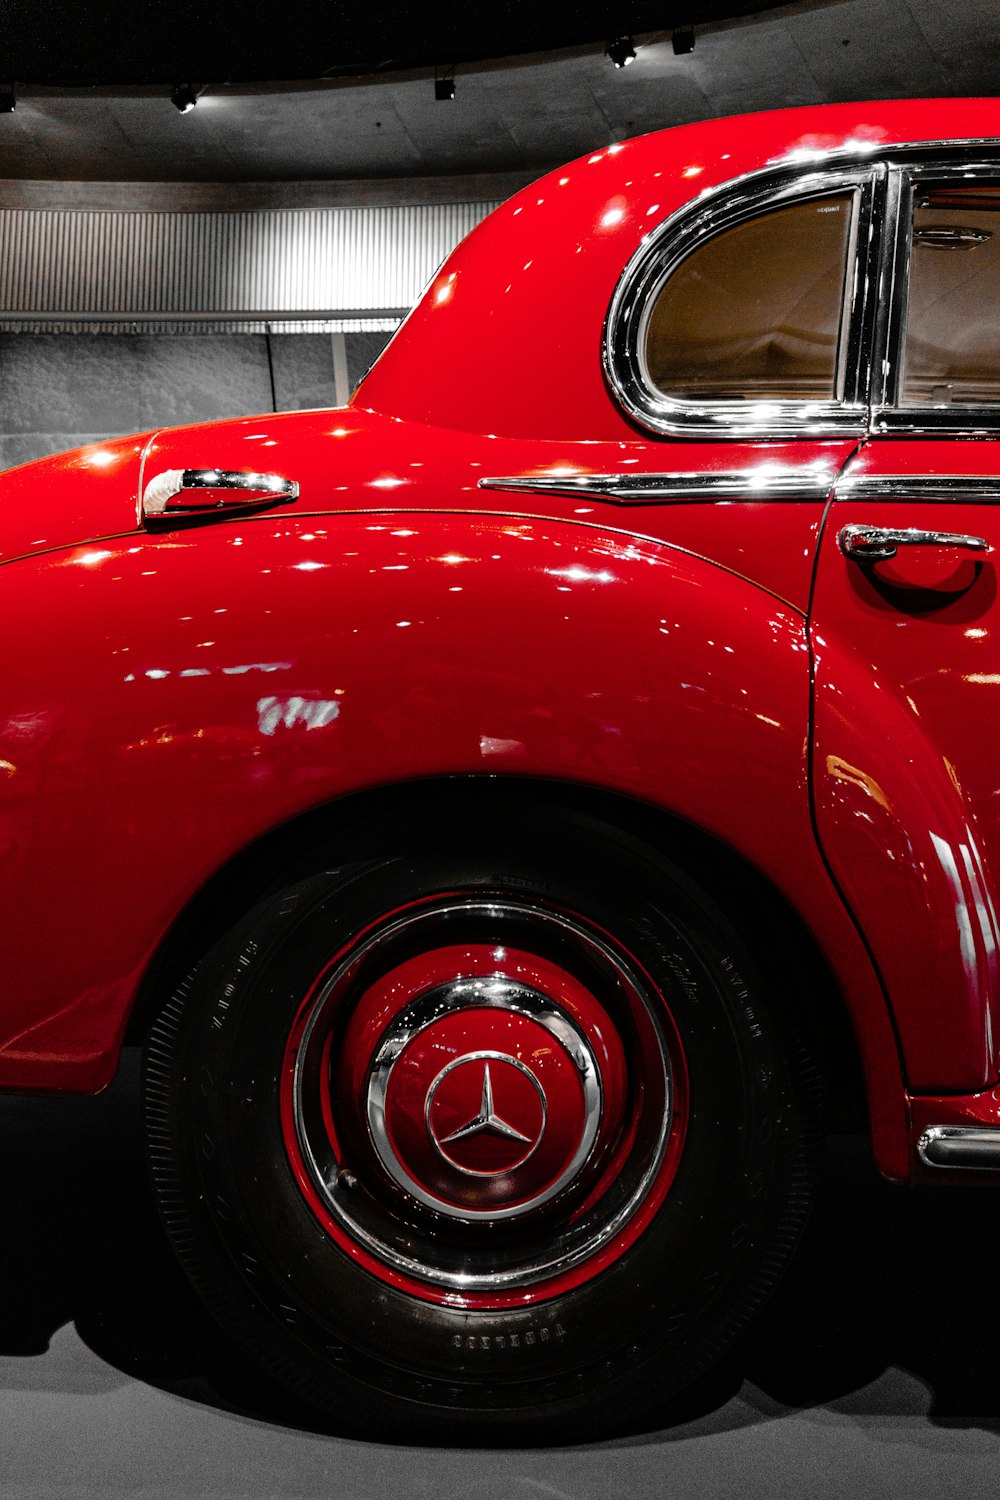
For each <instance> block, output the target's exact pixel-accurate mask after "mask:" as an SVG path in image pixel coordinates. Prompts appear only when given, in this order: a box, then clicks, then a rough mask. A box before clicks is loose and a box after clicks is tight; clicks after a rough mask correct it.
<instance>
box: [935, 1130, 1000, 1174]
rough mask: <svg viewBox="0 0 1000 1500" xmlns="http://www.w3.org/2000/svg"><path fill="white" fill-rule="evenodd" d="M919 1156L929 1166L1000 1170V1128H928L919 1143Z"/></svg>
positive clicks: (985, 1170)
mask: <svg viewBox="0 0 1000 1500" xmlns="http://www.w3.org/2000/svg"><path fill="white" fill-rule="evenodd" d="M917 1155H918V1156H919V1157H920V1160H921V1161H922V1162H923V1163H924V1164H925V1166H928V1167H964V1168H965V1169H966V1170H968V1171H977V1172H997V1171H1000V1128H998V1129H996V1130H991V1129H989V1128H984V1127H982V1126H971V1125H928V1127H927V1129H926V1130H925V1131H924V1132H923V1134H922V1135H921V1137H920V1139H919V1140H918V1142H917Z"/></svg>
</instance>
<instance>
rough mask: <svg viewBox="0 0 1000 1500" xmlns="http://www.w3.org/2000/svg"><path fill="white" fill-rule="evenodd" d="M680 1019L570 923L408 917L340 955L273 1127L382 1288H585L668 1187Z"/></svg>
mask: <svg viewBox="0 0 1000 1500" xmlns="http://www.w3.org/2000/svg"><path fill="white" fill-rule="evenodd" d="M661 1015H662V1018H663V1019H662V1024H661V1019H660V1017H661ZM670 1025H671V1023H670V1021H669V1015H668V1013H666V1012H665V1011H664V1009H663V1005H662V1001H660V1000H659V997H657V996H655V995H654V994H653V993H651V992H650V991H648V990H647V988H646V984H645V981H644V979H643V977H642V975H641V971H639V970H638V969H637V968H635V967H633V966H632V965H630V963H629V962H628V960H627V958H626V956H625V955H622V954H619V952H618V951H617V950H616V949H615V948H613V947H612V946H611V944H610V942H609V941H607V940H605V938H604V937H603V935H602V934H601V933H600V932H598V931H597V930H595V929H594V928H593V927H592V926H591V925H590V924H589V923H586V922H585V921H583V920H582V919H580V918H577V917H575V916H574V915H572V914H570V913H567V912H563V911H557V910H551V909H548V908H542V907H538V906H532V905H528V904H527V903H520V902H518V901H516V900H512V899H497V898H490V897H475V896H462V895H459V896H454V897H447V896H442V897H438V898H433V899H429V900H427V901H425V902H423V903H417V904H415V905H414V906H413V907H410V908H407V909H405V910H404V911H403V912H402V913H399V914H396V915H393V916H391V917H388V918H387V919H386V920H385V921H384V922H382V923H381V924H378V925H377V926H375V927H372V928H370V929H369V930H368V931H367V932H366V933H364V934H363V935H362V936H361V937H360V938H358V939H357V940H356V941H355V942H354V943H353V944H352V946H351V947H350V948H349V949H347V950H345V951H344V952H343V953H342V954H341V955H340V956H339V957H338V958H337V959H336V960H335V961H334V962H333V964H332V965H331V968H330V969H329V970H328V971H327V973H326V974H325V975H324V976H323V977H322V979H321V980H320V981H319V982H318V984H317V987H316V989H315V990H314V991H313V993H312V994H311V995H310V996H309V997H308V998H307V999H306V1001H305V1002H304V1003H303V1006H302V1009H301V1011H300V1013H299V1016H298V1018H297V1020H296V1023H295V1026H294V1027H293V1031H292V1034H291V1036H290V1038H289V1043H288V1050H287V1054H286V1064H285V1074H284V1078H285V1082H284V1083H283V1094H282V1097H283V1119H284V1121H285V1136H286V1142H287V1145H288V1151H289V1156H290V1159H291V1162H292V1165H293V1168H294V1170H295V1171H296V1174H297V1176H298V1179H299V1182H300V1185H301V1187H302V1190H303V1192H304V1194H305V1196H306V1198H307V1199H308V1200H309V1202H310V1203H311V1205H312V1207H313V1210H314V1212H315V1213H316V1215H317V1217H318V1218H319V1220H320V1222H321V1223H322V1224H323V1226H324V1227H325V1228H326V1230H327V1232H328V1233H330V1234H331V1235H332V1236H333V1237H334V1238H335V1239H336V1240H337V1241H338V1242H339V1243H340V1244H341V1245H342V1246H343V1248H344V1249H346V1250H347V1251H348V1252H349V1253H350V1254H351V1255H353V1256H354V1257H355V1258H356V1259H358V1260H361V1261H362V1262H363V1263H364V1264H366V1265H367V1266H368V1268H369V1269H370V1270H371V1271H372V1272H373V1274H376V1275H381V1276H384V1277H385V1278H386V1279H387V1280H390V1281H392V1282H393V1283H394V1284H397V1285H405V1286H407V1287H410V1288H411V1289H412V1290H414V1291H416V1292H417V1293H418V1294H423V1295H427V1296H429V1297H431V1298H432V1300H440V1299H441V1298H445V1299H447V1300H449V1301H450V1300H452V1299H453V1298H455V1297H458V1298H459V1299H460V1300H461V1301H463V1302H464V1303H465V1304H467V1305H481V1306H490V1305H498V1304H497V1303H496V1299H497V1298H500V1299H503V1298H504V1297H507V1296H511V1295H517V1296H518V1297H521V1296H522V1295H523V1296H525V1297H527V1298H528V1299H529V1300H532V1299H533V1298H534V1296H535V1295H536V1293H535V1291H534V1289H535V1288H536V1287H541V1288H542V1289H543V1290H544V1287H547V1286H551V1285H554V1284H555V1281H556V1280H557V1279H558V1278H560V1277H561V1278H563V1281H567V1280H572V1278H573V1277H574V1276H577V1277H579V1278H583V1279H585V1278H586V1275H589V1274H591V1273H592V1272H591V1269H590V1268H591V1267H593V1269H594V1270H596V1269H599V1268H600V1266H601V1265H602V1264H603V1263H604V1259H603V1258H604V1257H610V1258H614V1256H615V1255H617V1254H619V1253H621V1250H620V1248H616V1247H620V1246H624V1245H625V1244H627V1243H630V1242H631V1238H634V1236H635V1234H637V1233H639V1232H640V1231H641V1225H642V1223H643V1222H644V1217H645V1216H648V1214H649V1213H651V1212H652V1211H653V1207H654V1206H655V1201H657V1194H659V1195H660V1196H661V1197H662V1193H663V1192H665V1191H666V1185H667V1183H668V1181H669V1177H670V1175H672V1171H673V1167H672V1166H671V1165H670V1162H671V1161H672V1160H673V1159H674V1157H675V1156H676V1151H677V1150H678V1149H679V1142H680V1141H681V1140H682V1138H683V1115H681V1116H680V1117H678V1116H676V1103H675V1095H676V1084H675V1073H674V1065H673V1061H672V1056H673V1055H679V1053H678V1052H677V1044H676V1040H675V1038H674V1034H673V1033H672V1031H670V1030H669V1028H670ZM668 1034H669V1036H670V1037H671V1040H670V1042H669V1043H668V1040H667V1038H668ZM675 1118H676V1119H677V1120H678V1121H679V1123H678V1127H677V1128H676V1129H675V1128H674V1122H675ZM671 1141H673V1142H674V1145H673V1146H671V1147H670V1154H669V1155H668V1146H669V1145H670V1143H671ZM665 1161H666V1163H667V1166H666V1169H664V1163H665ZM661 1169H664V1170H661ZM577 1267H581V1268H584V1269H582V1270H580V1271H579V1272H577V1271H576V1269H575V1268H577Z"/></svg>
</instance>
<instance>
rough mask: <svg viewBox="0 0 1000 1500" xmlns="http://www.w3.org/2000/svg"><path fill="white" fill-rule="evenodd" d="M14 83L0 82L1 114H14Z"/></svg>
mask: <svg viewBox="0 0 1000 1500" xmlns="http://www.w3.org/2000/svg"><path fill="white" fill-rule="evenodd" d="M15 102H16V101H15V99H14V85H13V84H12V83H0V115H12V114H13V113H14V104H15Z"/></svg>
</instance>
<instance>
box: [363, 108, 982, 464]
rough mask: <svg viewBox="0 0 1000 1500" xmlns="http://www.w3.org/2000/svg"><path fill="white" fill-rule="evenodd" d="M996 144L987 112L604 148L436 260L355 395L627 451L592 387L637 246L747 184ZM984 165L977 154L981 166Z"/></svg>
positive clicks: (611, 406)
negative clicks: (702, 200) (704, 197)
mask: <svg viewBox="0 0 1000 1500" xmlns="http://www.w3.org/2000/svg"><path fill="white" fill-rule="evenodd" d="M970 139H972V140H983V141H985V142H988V143H992V144H993V146H998V145H1000V99H917V100H892V101H876V102H864V103H852V104H833V105H821V106H813V107H809V108H800V109H787V110H778V111H769V112H767V113H762V114H751V115H740V116H731V117H726V118H721V119H714V120H706V121H702V122H700V123H698V124H693V125H683V126H677V127H674V128H673V129H670V130H661V131H657V132H655V133H653V134H650V135H644V136H638V137H636V138H634V139H632V140H627V141H621V142H615V143H613V144H611V145H609V146H604V147H601V148H600V149H599V150H596V151H594V152H592V153H590V155H588V156H582V157H579V158H578V159H577V160H576V161H574V162H571V163H570V164H569V165H568V166H566V167H563V168H560V169H558V170H556V171H554V172H550V173H548V174H547V175H546V176H544V177H542V178H540V179H539V180H538V181H537V182H535V183H532V184H531V185H530V186H528V187H526V188H524V189H522V191H521V192H519V193H517V194H516V195H515V196H514V197H513V198H511V199H509V200H508V201H507V202H506V203H504V204H502V205H501V207H500V208H498V209H496V210H495V211H494V212H493V213H492V214H490V215H489V216H488V217H487V218H486V219H484V220H483V222H482V223H481V224H480V225H478V226H477V227H476V228H475V229H474V230H473V231H472V233H471V234H470V235H469V236H468V237H467V238H466V239H465V240H464V241H463V242H462V244H461V245H460V246H459V247H458V248H457V249H456V250H455V251H454V252H453V253H452V255H451V256H449V258H448V259H447V260H446V261H445V263H444V265H443V266H442V268H441V270H440V271H439V272H438V274H437V275H436V276H435V277H434V278H433V280H432V281H431V283H430V285H429V287H428V288H427V291H426V292H425V293H424V296H423V298H422V299H421V301H420V302H419V303H418V305H417V307H416V308H415V309H414V311H413V312H412V313H411V314H410V316H409V318H408V319H407V320H406V322H405V323H404V325H403V327H402V328H401V329H400V330H399V332H398V333H397V334H396V336H395V338H394V339H393V341H392V343H391V344H390V345H389V348H388V349H387V350H386V352H385V353H384V354H383V356H382V358H381V359H380V360H379V361H378V363H377V364H376V366H375V368H374V369H373V371H372V372H371V373H370V374H369V376H368V377H367V379H366V380H365V381H363V382H362V384H361V386H360V387H359V390H358V392H357V394H356V396H355V403H356V404H357V405H359V406H363V407H369V408H371V409H374V410H379V411H383V412H387V413H390V414H392V415H395V416H399V417H401V418H404V419H407V420H412V421H420V422H426V423H430V424H432V425H435V426H441V427H455V428H461V429H464V430H466V431H475V432H485V433H490V432H493V433H496V434H497V435H500V436H522V437H529V436H539V437H550V438H567V439H574V440H581V439H583V440H585V439H587V438H593V439H597V440H609V439H610V440H614V439H616V438H617V439H621V440H623V441H625V440H629V439H634V438H635V436H636V433H635V429H634V428H633V427H632V426H631V425H630V423H629V422H628V421H627V419H626V418H625V417H624V415H623V414H622V413H621V411H620V410H619V409H618V408H617V406H616V405H615V403H614V401H613V400H612V398H611V396H610V395H609V392H608V390H607V387H606V385H605V382H604V378H603V372H602V363H601V340H602V332H603V324H604V318H605V315H606V312H607V308H608V304H609V302H610V300H611V297H612V294H613V292H614V289H615V286H616V284H617V282H618V280H619V277H620V276H621V273H622V270H623V268H624V267H625V265H626V264H627V263H628V261H629V260H630V258H631V256H632V255H633V254H634V252H635V251H636V249H637V248H638V247H639V245H640V244H641V243H642V240H643V238H644V237H645V236H646V235H648V234H649V233H650V231H652V230H653V229H655V228H656V227H657V225H658V224H661V223H662V222H663V221H664V219H666V218H668V217H669V216H670V215H671V214H673V213H675V212H676V211H677V210H678V209H679V208H681V207H683V206H684V205H685V204H687V203H689V202H691V201H692V200H693V199H695V198H697V197H698V196H699V195H701V194H704V193H707V192H710V191H711V190H712V189H714V188H716V187H719V186H721V185H723V184H725V183H726V182H728V181H732V180H733V179H738V178H740V177H743V176H744V175H745V174H747V173H752V172H760V171H762V170H765V169H767V168H780V167H781V166H789V167H794V166H796V165H797V164H799V163H801V165H802V169H803V171H804V172H806V171H809V170H816V169H818V168H821V167H822V166H823V165H824V163H826V162H830V161H836V160H838V159H845V158H851V157H855V158H865V157H869V158H870V157H872V156H873V155H877V154H878V152H879V151H880V150H883V149H886V148H889V147H893V146H902V145H910V144H914V145H916V144H925V143H930V142H964V141H967V140H970ZM990 154H992V151H991V153H990Z"/></svg>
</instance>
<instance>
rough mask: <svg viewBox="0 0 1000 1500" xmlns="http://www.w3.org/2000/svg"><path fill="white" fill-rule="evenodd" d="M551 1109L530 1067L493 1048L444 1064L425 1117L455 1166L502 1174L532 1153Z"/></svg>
mask: <svg viewBox="0 0 1000 1500" xmlns="http://www.w3.org/2000/svg"><path fill="white" fill-rule="evenodd" d="M480 1068H481V1069H482V1072H481V1073H480V1072H479V1069H480ZM474 1089H475V1090H476V1091H477V1093H478V1097H479V1107H478V1109H477V1108H476V1106H475V1104H474V1102H473V1101H474V1100H475V1098H476V1093H473V1090H474ZM494 1090H496V1094H494ZM473 1110H474V1111H475V1113H472V1111H473ZM547 1113H548V1108H547V1104H546V1099H545V1092H544V1090H543V1088H542V1085H541V1084H540V1082H539V1081H538V1079H537V1078H536V1077H535V1075H534V1073H533V1072H532V1070H531V1069H530V1068H528V1067H526V1066H525V1064H524V1063H523V1062H521V1061H520V1059H519V1058H516V1057H511V1056H510V1055H509V1054H507V1053H504V1052H492V1051H491V1052H472V1053H466V1055H465V1056H464V1057H456V1058H455V1059H454V1060H453V1061H452V1062H450V1063H448V1064H447V1066H446V1067H444V1068H442V1069H441V1072H440V1073H439V1074H438V1075H437V1077H436V1078H435V1080H434V1082H433V1083H432V1084H431V1086H430V1088H429V1089H428V1091H427V1102H426V1107H425V1114H424V1118H425V1122H426V1126H427V1134H428V1135H429V1136H430V1139H431V1142H432V1143H433V1146H434V1149H435V1150H436V1151H437V1153H438V1155H439V1156H441V1157H443V1158H444V1160H445V1161H446V1162H448V1163H449V1164H450V1165H451V1166H452V1167H455V1168H457V1170H458V1171H459V1172H462V1173H463V1174H465V1175H466V1176H470V1177H499V1176H505V1175H507V1174H508V1173H510V1172H513V1171H515V1170H516V1168H518V1167H520V1166H522V1165H523V1164H524V1163H525V1162H526V1161H527V1160H528V1157H529V1156H531V1155H532V1154H533V1152H534V1151H535V1148H536V1147H537V1145H538V1143H539V1141H540V1140H541V1138H542V1135H543V1133H544V1131H545V1122H546V1117H547ZM456 1115H457V1117H458V1120H459V1123H458V1124H457V1125H456V1124H455V1118H456ZM515 1122H516V1123H515Z"/></svg>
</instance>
